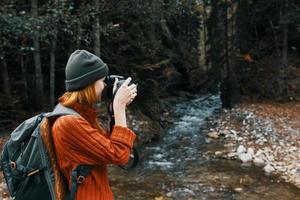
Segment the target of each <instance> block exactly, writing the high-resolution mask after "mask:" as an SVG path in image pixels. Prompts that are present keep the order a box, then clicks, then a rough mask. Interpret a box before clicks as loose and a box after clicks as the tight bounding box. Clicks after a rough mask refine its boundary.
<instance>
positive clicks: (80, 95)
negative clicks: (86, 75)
mask: <svg viewBox="0 0 300 200" xmlns="http://www.w3.org/2000/svg"><path fill="white" fill-rule="evenodd" d="M96 101H97V95H96V91H95V83H92V84H90V85H88V86H87V87H85V88H83V89H82V90H79V91H72V92H65V93H64V94H63V95H62V96H61V97H60V98H59V102H60V103H61V104H62V105H64V106H66V107H71V108H72V107H74V105H75V104H77V103H79V104H83V105H87V106H88V107H90V108H92V106H93V104H94V103H95V102H96ZM93 124H94V125H95V126H96V128H97V129H98V130H99V131H100V132H101V133H102V134H106V131H105V130H104V129H103V128H102V127H101V126H100V125H99V122H98V120H97V119H96V120H95V121H94V122H93Z"/></svg>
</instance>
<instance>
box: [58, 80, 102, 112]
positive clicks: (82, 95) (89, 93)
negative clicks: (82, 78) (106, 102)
mask: <svg viewBox="0 0 300 200" xmlns="http://www.w3.org/2000/svg"><path fill="white" fill-rule="evenodd" d="M59 101H60V102H61V104H63V105H64V106H66V107H73V105H74V104H76V103H80V104H85V105H88V106H92V105H93V103H95V102H96V101H97V96H96V91H95V86H94V83H92V84H90V85H88V86H87V87H85V88H83V89H82V90H79V91H72V92H65V93H64V94H63V95H62V96H61V97H60V98H59Z"/></svg>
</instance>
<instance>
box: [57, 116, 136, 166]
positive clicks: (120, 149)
mask: <svg viewBox="0 0 300 200" xmlns="http://www.w3.org/2000/svg"><path fill="white" fill-rule="evenodd" d="M53 133H54V136H55V140H54V143H55V145H56V146H58V147H57V150H58V151H63V152H61V153H62V155H65V156H66V157H67V158H68V159H70V160H72V161H74V162H78V163H80V164H86V165H99V164H126V163H127V162H128V159H129V155H130V150H131V148H132V147H133V142H134V140H135V137H136V135H135V134H134V133H133V131H131V130H130V129H129V128H126V127H121V126H114V127H113V131H112V133H111V135H110V137H109V138H107V137H105V136H104V135H102V134H101V133H100V132H99V131H98V130H97V129H95V128H93V127H92V126H91V125H90V124H89V123H88V122H87V121H86V120H84V119H83V118H81V117H76V116H70V115H69V116H62V117H60V118H58V119H57V120H56V122H55V123H54V125H53ZM57 153H60V152H57Z"/></svg>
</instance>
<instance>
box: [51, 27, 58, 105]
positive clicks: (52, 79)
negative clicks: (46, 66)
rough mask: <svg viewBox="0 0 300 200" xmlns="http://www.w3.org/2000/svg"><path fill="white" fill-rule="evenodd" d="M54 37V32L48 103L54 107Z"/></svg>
mask: <svg viewBox="0 0 300 200" xmlns="http://www.w3.org/2000/svg"><path fill="white" fill-rule="evenodd" d="M56 39H57V35H56V33H55V37H54V39H53V41H52V44H51V50H50V105H51V107H54V105H55V102H56V100H55V51H56Z"/></svg>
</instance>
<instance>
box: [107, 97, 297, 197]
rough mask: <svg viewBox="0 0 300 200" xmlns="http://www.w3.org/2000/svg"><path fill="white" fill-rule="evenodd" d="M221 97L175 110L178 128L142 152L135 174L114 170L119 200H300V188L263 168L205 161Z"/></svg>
mask: <svg viewBox="0 0 300 200" xmlns="http://www.w3.org/2000/svg"><path fill="white" fill-rule="evenodd" d="M220 106H221V103H220V99H219V97H218V96H209V97H204V96H202V97H195V98H194V99H190V100H184V101H182V102H180V103H177V104H176V105H174V106H173V107H174V109H173V110H172V111H170V112H171V114H172V117H173V118H174V120H175V122H174V124H173V125H172V126H171V127H169V128H168V129H166V130H165V133H164V135H163V137H162V139H161V140H160V141H159V142H157V143H156V144H152V145H148V146H147V147H145V148H144V149H142V150H141V152H140V153H141V154H142V160H141V163H140V165H139V166H138V167H137V169H135V170H133V171H131V172H126V171H123V170H121V169H119V168H117V167H112V168H111V170H110V179H111V186H112V189H113V192H114V194H115V197H116V200H148V199H149V200H151V199H153V200H154V199H155V198H157V199H160V200H163V199H174V200H177V199H178V200H179V199H180V200H196V199H199V200H201V199H203V200H204V199H207V200H219V199H220V200H223V199H224V200H225V199H226V200H231V199H236V200H240V199H243V200H263V199H266V200H300V191H299V189H297V188H296V187H294V186H292V185H290V184H287V183H281V182H279V181H278V179H277V178H275V177H269V176H266V175H264V173H263V172H262V169H261V168H256V167H254V166H243V165H241V163H239V162H237V161H233V160H224V159H217V158H212V157H208V156H205V152H206V151H207V150H209V149H211V148H214V144H206V143H205V135H204V134H202V132H201V128H204V127H205V126H204V125H205V119H206V118H207V117H209V116H211V115H216V114H217V111H218V110H219V109H220Z"/></svg>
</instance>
